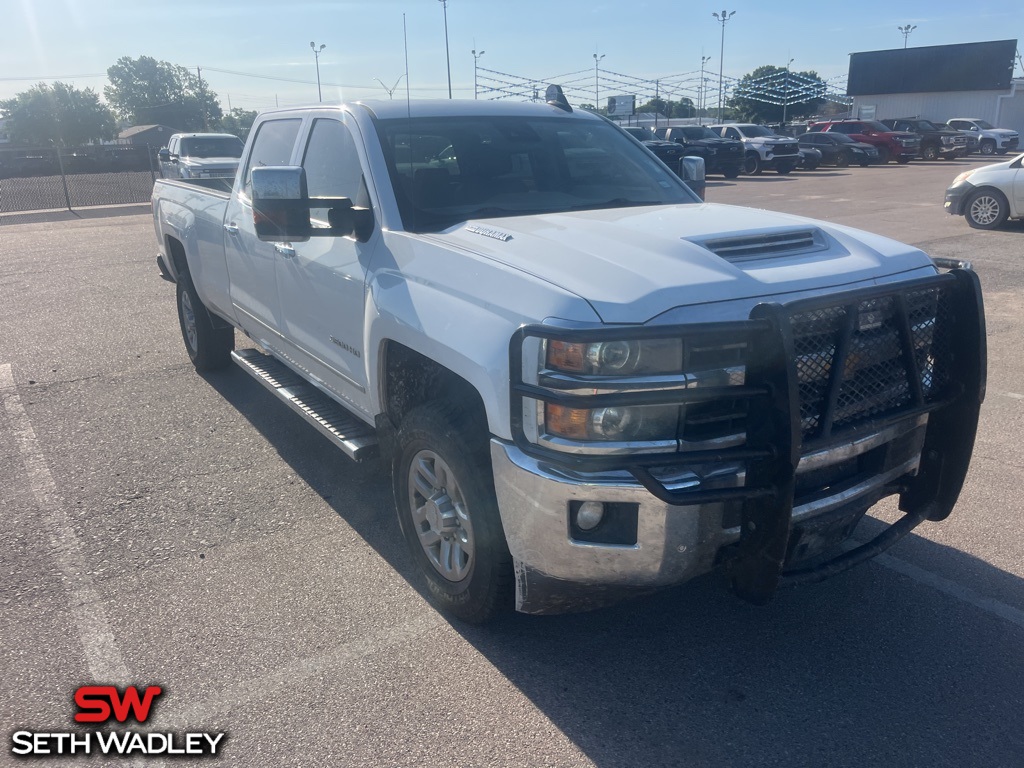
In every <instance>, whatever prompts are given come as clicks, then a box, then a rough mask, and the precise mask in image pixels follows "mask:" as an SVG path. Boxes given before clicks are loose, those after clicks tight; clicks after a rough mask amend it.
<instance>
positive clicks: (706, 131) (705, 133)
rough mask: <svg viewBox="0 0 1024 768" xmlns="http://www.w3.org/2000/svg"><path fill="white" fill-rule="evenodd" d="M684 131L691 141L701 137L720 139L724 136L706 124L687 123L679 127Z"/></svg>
mask: <svg viewBox="0 0 1024 768" xmlns="http://www.w3.org/2000/svg"><path fill="white" fill-rule="evenodd" d="M678 130H679V131H681V132H682V134H683V136H685V137H686V138H687V139H689V140H690V141H698V140H700V139H720V138H722V137H721V136H719V135H718V134H717V133H715V132H714V131H712V130H711V129H710V128H708V127H707V126H706V125H686V126H683V127H682V128H679V129H678Z"/></svg>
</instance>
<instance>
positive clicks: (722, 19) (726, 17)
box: [711, 8, 736, 122]
mask: <svg viewBox="0 0 1024 768" xmlns="http://www.w3.org/2000/svg"><path fill="white" fill-rule="evenodd" d="M711 15H712V16H714V17H715V18H716V19H718V21H719V22H720V23H721V24H722V47H721V50H719V52H718V122H722V71H723V70H722V66H723V59H724V58H725V22H727V21H728V20H729V19H731V18H732V17H733V16H735V15H736V11H727V10H725V9H724V8H723V9H722V15H721V16H719V15H718V13H717V12H715V13H712V14H711Z"/></svg>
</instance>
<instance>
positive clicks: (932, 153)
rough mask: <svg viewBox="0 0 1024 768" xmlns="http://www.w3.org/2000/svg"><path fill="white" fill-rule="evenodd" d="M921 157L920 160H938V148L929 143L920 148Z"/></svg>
mask: <svg viewBox="0 0 1024 768" xmlns="http://www.w3.org/2000/svg"><path fill="white" fill-rule="evenodd" d="M921 159H922V160H938V159H939V149H938V147H935V146H932V145H931V144H929V145H928V146H926V147H924V148H922V149H921Z"/></svg>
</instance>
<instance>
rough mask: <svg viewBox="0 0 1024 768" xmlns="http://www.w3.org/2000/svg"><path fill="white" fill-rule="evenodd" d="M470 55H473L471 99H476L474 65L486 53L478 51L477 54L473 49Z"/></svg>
mask: <svg viewBox="0 0 1024 768" xmlns="http://www.w3.org/2000/svg"><path fill="white" fill-rule="evenodd" d="M470 53H472V54H473V98H474V99H475V98H476V97H477V96H476V65H477V62H478V61H480V57H481V56H483V55H484V54H485V53H487V51H480V52H479V53H477V51H476V49H475V48H474V49H473V50H472V51H470Z"/></svg>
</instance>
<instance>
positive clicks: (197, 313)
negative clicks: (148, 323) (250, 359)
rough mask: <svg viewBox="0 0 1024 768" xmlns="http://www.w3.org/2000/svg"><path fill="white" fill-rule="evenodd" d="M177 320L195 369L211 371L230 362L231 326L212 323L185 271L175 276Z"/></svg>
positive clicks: (232, 329)
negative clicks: (216, 325)
mask: <svg viewBox="0 0 1024 768" xmlns="http://www.w3.org/2000/svg"><path fill="white" fill-rule="evenodd" d="M178 324H179V325H180V326H181V338H182V340H183V341H184V342H185V351H186V352H188V356H189V359H190V360H191V361H192V365H194V366H195V367H196V370H197V371H213V370H216V369H218V368H223V367H224V366H226V365H227V364H228V363H230V362H231V350H233V349H234V348H235V329H234V328H231V327H228V328H217V327H215V326H214V325H213V321H212V320H211V318H210V313H209V311H208V310H207V309H206V307H205V306H204V305H203V302H202V301H201V300H200V298H199V294H197V293H196V289H195V286H193V285H192V280H191V278H189V276H188V275H187V274H184V275H181V276H179V278H178Z"/></svg>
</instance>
